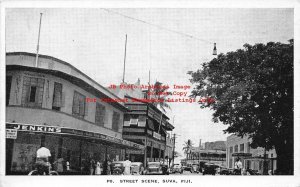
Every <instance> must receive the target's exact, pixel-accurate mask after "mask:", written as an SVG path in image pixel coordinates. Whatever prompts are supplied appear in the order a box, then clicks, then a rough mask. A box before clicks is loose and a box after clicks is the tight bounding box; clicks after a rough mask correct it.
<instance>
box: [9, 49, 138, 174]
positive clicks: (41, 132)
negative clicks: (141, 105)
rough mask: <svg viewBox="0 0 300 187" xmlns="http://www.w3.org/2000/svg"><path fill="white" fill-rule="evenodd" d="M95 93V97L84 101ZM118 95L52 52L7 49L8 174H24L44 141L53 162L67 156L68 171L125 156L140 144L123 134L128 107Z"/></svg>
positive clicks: (84, 170) (77, 171) (85, 169)
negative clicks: (47, 54)
mask: <svg viewBox="0 0 300 187" xmlns="http://www.w3.org/2000/svg"><path fill="white" fill-rule="evenodd" d="M87 98H96V99H97V102H86V99H87ZM101 98H111V99H120V98H118V97H117V96H116V95H114V94H113V93H111V92H110V91H109V90H107V89H106V88H105V87H103V86H101V85H100V84H98V83H97V82H95V81H94V80H92V79H91V78H90V77H88V76H87V75H85V74H84V73H82V72H81V71H80V70H78V69H76V68H75V67H73V66H72V65H70V64H69V63H67V62H64V61H62V60H59V59H57V58H54V57H50V56H46V55H39V58H38V64H37V66H36V64H35V54H32V53H25V52H14V53H7V54H6V119H5V120H6V131H7V132H8V131H14V132H15V134H14V135H13V136H8V135H7V136H6V174H28V172H29V171H30V170H32V169H33V164H34V163H35V158H36V151H37V149H38V148H39V147H40V146H41V143H42V142H44V143H45V146H46V147H47V148H49V149H50V151H51V154H52V157H51V162H52V163H53V162H54V161H56V160H57V159H59V158H63V160H64V171H66V169H67V167H66V162H67V161H68V162H69V164H70V165H69V166H70V167H69V168H68V172H70V173H74V174H87V173H89V167H90V161H91V160H92V159H93V160H95V161H99V162H101V163H103V162H104V161H105V160H106V159H109V160H124V157H125V154H126V151H127V150H135V151H141V150H144V146H142V145H139V144H137V143H134V142H130V141H127V140H124V139H123V138H122V132H123V118H124V113H125V112H127V110H128V109H127V108H126V107H125V106H124V105H123V104H122V103H118V102H114V103H105V102H99V101H100V99H101Z"/></svg>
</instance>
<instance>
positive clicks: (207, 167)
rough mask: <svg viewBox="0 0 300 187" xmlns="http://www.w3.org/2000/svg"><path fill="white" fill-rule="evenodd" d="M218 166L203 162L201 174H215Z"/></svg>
mask: <svg viewBox="0 0 300 187" xmlns="http://www.w3.org/2000/svg"><path fill="white" fill-rule="evenodd" d="M219 167H220V166H218V165H215V164H210V163H206V164H204V171H203V175H207V174H211V175H215V174H216V171H217V168H219Z"/></svg>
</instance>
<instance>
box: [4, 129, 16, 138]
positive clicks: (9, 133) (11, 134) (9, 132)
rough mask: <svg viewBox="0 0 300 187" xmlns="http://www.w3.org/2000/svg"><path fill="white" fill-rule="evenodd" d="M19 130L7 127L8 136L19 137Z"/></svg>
mask: <svg viewBox="0 0 300 187" xmlns="http://www.w3.org/2000/svg"><path fill="white" fill-rule="evenodd" d="M17 134H18V131H17V130H16V129H6V138H9V139H17Z"/></svg>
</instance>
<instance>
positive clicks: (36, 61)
mask: <svg viewBox="0 0 300 187" xmlns="http://www.w3.org/2000/svg"><path fill="white" fill-rule="evenodd" d="M42 16H43V13H40V25H39V35H38V42H37V46H36V57H35V67H38V58H39V48H40V34H41V25H42Z"/></svg>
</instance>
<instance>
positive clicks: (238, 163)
mask: <svg viewBox="0 0 300 187" xmlns="http://www.w3.org/2000/svg"><path fill="white" fill-rule="evenodd" d="M234 169H235V170H236V173H237V174H238V175H241V173H242V169H243V164H242V162H241V160H240V158H237V159H236V162H235V163H234Z"/></svg>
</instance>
